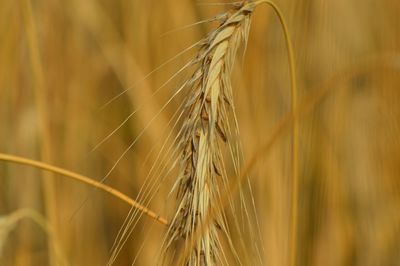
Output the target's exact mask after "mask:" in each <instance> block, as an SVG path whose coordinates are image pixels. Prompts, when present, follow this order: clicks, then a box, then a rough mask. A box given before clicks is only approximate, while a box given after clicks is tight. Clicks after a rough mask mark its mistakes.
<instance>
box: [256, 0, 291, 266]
mask: <svg viewBox="0 0 400 266" xmlns="http://www.w3.org/2000/svg"><path fill="white" fill-rule="evenodd" d="M254 4H255V5H256V6H257V5H259V4H267V5H269V6H270V7H272V9H273V10H274V11H275V13H276V15H277V16H278V18H279V21H280V23H281V26H282V29H283V32H284V35H285V41H286V46H287V51H288V60H289V68H290V82H291V113H292V115H293V127H292V195H291V210H290V221H291V224H290V264H289V265H291V266H295V265H296V258H297V222H298V209H299V208H298V197H299V173H298V165H299V158H298V154H299V122H298V119H297V118H296V116H295V110H296V109H297V97H298V96H297V93H298V90H297V79H296V67H295V59H294V49H293V45H292V42H291V41H290V35H289V30H288V27H287V23H286V21H285V18H284V16H283V14H282V12H281V10H280V9H279V8H278V6H277V5H276V4H275V3H273V2H271V1H268V0H259V1H256V2H255V3H254Z"/></svg>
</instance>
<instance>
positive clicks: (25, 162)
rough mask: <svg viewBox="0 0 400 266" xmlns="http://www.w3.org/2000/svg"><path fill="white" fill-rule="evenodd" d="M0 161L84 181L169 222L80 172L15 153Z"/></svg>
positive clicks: (5, 155) (159, 220) (157, 219)
mask: <svg viewBox="0 0 400 266" xmlns="http://www.w3.org/2000/svg"><path fill="white" fill-rule="evenodd" d="M0 161H6V162H11V163H17V164H22V165H28V166H33V167H35V168H39V169H42V170H45V171H48V172H52V173H56V174H59V175H63V176H66V177H69V178H72V179H74V180H76V181H79V182H81V183H85V184H87V185H90V186H92V187H95V188H97V189H100V190H102V191H105V192H107V193H109V194H111V195H113V196H114V197H117V198H119V199H120V200H122V201H125V202H126V203H128V204H129V205H131V206H132V207H134V208H136V209H138V210H139V211H141V212H142V213H144V214H146V215H147V216H149V217H150V218H152V219H154V220H156V221H157V222H159V223H161V224H163V225H168V224H169V223H168V220H167V219H165V218H164V217H161V216H159V215H157V214H156V213H155V212H154V211H152V210H150V209H148V208H147V207H145V206H143V205H142V204H140V203H138V202H136V201H135V200H134V199H132V198H130V197H129V196H127V195H125V194H124V193H122V192H120V191H118V190H116V189H114V188H112V187H110V186H107V185H105V184H103V183H100V182H97V181H95V180H93V179H91V178H89V177H86V176H84V175H80V174H77V173H74V172H72V171H69V170H66V169H63V168H60V167H57V166H53V165H50V164H47V163H43V162H39V161H35V160H31V159H28V158H24V157H19V156H15V155H10V154H5V153H0Z"/></svg>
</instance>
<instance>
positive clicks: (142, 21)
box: [0, 0, 400, 266]
mask: <svg viewBox="0 0 400 266" xmlns="http://www.w3.org/2000/svg"><path fill="white" fill-rule="evenodd" d="M220 2H221V1H220ZM275 2H276V3H277V5H278V6H279V7H281V9H282V12H283V13H284V15H285V18H286V20H287V21H288V25H289V30H290V32H291V37H292V41H293V43H294V48H295V53H296V66H297V70H298V86H299V97H300V99H299V102H300V103H303V102H304V101H306V100H307V99H311V98H313V97H315V95H317V94H318V93H319V92H320V91H322V90H326V89H329V93H327V94H326V95H325V97H324V98H323V99H322V100H321V101H319V102H318V104H317V105H315V106H314V107H313V109H312V111H311V112H309V113H307V114H305V115H302V116H301V118H300V126H301V127H300V169H299V174H300V197H299V206H300V209H299V225H298V231H299V236H298V248H299V251H298V258H297V262H298V265H332V266H333V265H363V266H368V265H370V266H373V265H391V266H395V265H400V252H399V250H400V137H399V133H400V90H399V88H400V54H399V52H400V21H399V14H400V13H399V12H400V2H398V1H396V0H363V1H362V0H353V1H345V0H336V1H326V0H311V1H306V0H298V1H289V0H276V1H275ZM211 3H214V2H211V1H208V0H207V2H205V0H204V1H203V0H201V1H196V0H193V1H190V0H174V1H172V0H162V1H161V0H157V1H155V0H148V1H140V0H113V1H107V0H85V1H78V0H70V1H57V0H0V139H1V141H0V152H2V153H10V154H14V155H19V156H24V157H27V158H32V159H36V160H41V161H44V162H47V163H51V164H54V165H57V166H60V167H63V168H65V169H69V170H71V171H76V172H78V173H82V174H84V175H87V176H89V177H91V178H93V179H96V180H101V179H102V178H104V177H105V176H106V175H107V174H108V173H109V172H110V170H111V169H112V168H113V167H114V166H115V167H114V169H113V171H111V173H110V174H109V175H108V178H107V179H106V181H105V183H106V184H108V185H110V186H112V187H114V188H116V189H118V190H120V191H121V192H124V193H126V194H127V195H130V196H131V197H132V198H136V197H137V196H138V195H140V188H141V187H142V185H143V184H145V182H146V176H147V175H148V174H149V172H150V171H151V169H152V166H153V165H154V163H157V165H160V167H161V168H159V170H158V171H159V174H161V173H162V172H163V171H165V169H168V165H169V164H170V161H169V158H168V156H169V154H168V152H167V150H166V149H163V143H164V142H165V141H166V143H167V145H168V143H169V144H170V142H171V139H170V138H168V136H169V134H172V135H173V134H174V133H176V132H177V128H176V127H173V124H174V121H175V120H176V116H174V113H175V111H176V110H177V108H178V107H179V106H180V104H181V102H182V99H183V97H182V96H178V97H176V98H174V99H173V100H172V102H171V103H170V104H169V105H168V106H166V107H165V108H164V109H163V111H162V112H160V110H162V108H163V106H164V105H165V103H166V102H167V101H168V100H169V99H170V98H171V96H172V95H173V93H174V91H176V88H177V87H178V86H179V85H180V84H181V83H182V82H183V81H184V80H185V78H188V77H189V76H190V71H182V73H181V74H180V75H178V76H177V77H176V78H175V79H174V80H173V81H171V82H170V83H168V85H167V86H164V87H163V88H161V89H160V90H159V92H158V93H154V92H155V91H156V90H157V89H158V88H160V87H161V86H163V84H164V83H165V81H167V80H168V79H169V78H170V77H171V76H172V75H174V73H176V72H177V71H179V70H180V69H181V68H182V66H183V65H185V64H186V63H187V62H188V61H189V60H190V59H191V58H192V57H193V56H194V55H195V52H196V49H192V50H189V51H187V52H186V53H183V54H182V55H181V56H179V57H177V58H176V59H175V60H173V61H171V62H170V63H168V64H166V65H165V66H164V65H162V64H163V63H164V62H166V61H167V60H169V59H170V58H172V57H174V56H176V55H178V54H179V53H181V52H182V51H184V50H185V49H186V48H187V47H189V46H191V45H192V44H193V43H195V42H197V41H199V40H200V39H201V38H203V37H204V36H205V35H206V34H207V32H209V31H210V30H212V29H214V28H215V27H216V26H218V24H217V23H202V24H198V25H195V26H193V27H188V28H187V27H186V26H187V25H190V24H193V23H196V22H198V21H202V20H204V19H207V18H211V17H213V16H215V15H217V14H219V13H221V12H223V11H225V10H227V9H229V8H230V6H229V4H223V3H220V4H221V5H213V4H211ZM252 18H253V19H252V26H251V31H250V37H249V41H248V47H247V50H246V53H245V55H244V56H242V54H243V53H241V54H239V56H238V60H237V63H236V66H235V69H234V72H233V79H232V83H233V88H234V95H235V101H236V102H235V104H236V112H237V116H238V122H239V126H240V131H241V142H242V145H243V153H244V163H246V161H247V160H248V159H249V158H251V157H252V156H253V154H254V153H255V152H256V150H257V149H258V147H260V145H261V144H262V143H265V142H266V141H267V140H268V139H269V138H270V137H271V134H272V132H273V130H274V129H275V128H276V126H277V124H278V123H279V122H280V121H281V119H283V118H284V117H285V116H286V115H287V114H288V112H289V111H290V79H289V68H288V63H287V50H286V46H285V42H284V38H283V34H282V28H281V26H280V24H279V22H278V20H277V18H276V16H275V15H274V13H273V12H271V10H270V9H269V8H268V7H266V6H263V7H259V8H258V9H257V10H256V12H255V13H254V15H253V17H252ZM160 66H163V67H161V68H160V69H159V70H158V71H156V72H154V73H153V74H152V75H150V76H147V74H148V73H150V72H151V71H153V70H155V69H157V68H159V67H160ZM134 85H135V86H134ZM126 89H129V90H127V91H126V93H124V94H122V95H120V97H117V98H115V96H117V95H119V94H121V92H123V91H124V90H126ZM114 98H115V99H114ZM112 99H114V100H113V101H111V102H110V100H112ZM107 103H108V104H107ZM137 109H139V111H138V112H137V113H135V114H134V115H132V116H131V117H130V118H129V119H128V120H127V121H126V123H124V125H123V126H122V127H121V128H120V129H119V130H118V131H116V132H115V133H114V134H113V135H112V136H111V137H110V138H108V139H107V140H106V141H104V143H102V144H101V145H100V146H99V147H98V148H96V149H95V150H93V148H94V147H96V145H98V144H99V143H101V142H102V140H103V139H105V138H106V137H107V136H108V135H109V134H110V133H111V132H113V130H114V129H116V128H118V127H119V125H120V124H121V122H123V121H124V120H125V119H126V118H127V117H128V116H129V115H130V114H131V113H132V112H133V111H134V110H137ZM170 121H172V122H170ZM150 122H151V123H150ZM135 139H138V141H137V142H135V143H134V145H132V147H130V146H131V144H132V141H134V140H135ZM128 148H129V149H128ZM160 150H161V151H162V157H161V158H164V159H163V160H161V159H160V157H158V156H157V155H158V152H159V151H160ZM122 155H123V156H122ZM121 156H122V158H121ZM120 158H121V159H120ZM290 158H291V149H290V131H288V130H286V131H284V132H283V133H282V134H281V135H280V136H279V138H278V139H277V141H275V142H274V145H273V146H272V148H271V149H270V150H269V151H268V152H267V153H266V154H263V156H262V157H260V158H259V161H258V164H257V166H256V167H255V168H253V169H252V171H251V173H250V182H251V184H252V186H253V195H254V198H255V205H256V213H257V216H258V220H259V223H260V230H261V239H262V241H261V242H262V246H263V252H262V253H263V254H262V256H263V264H265V265H287V264H288V257H289V255H288V244H289V228H290V213H289V210H290V192H291V170H290ZM156 173H157V172H156ZM171 176H172V178H171V177H170V178H165V179H163V181H162V182H160V183H158V184H156V188H157V189H155V190H153V192H154V193H153V194H148V195H152V198H150V197H148V198H147V199H144V198H140V199H139V200H143V202H145V204H146V205H148V206H149V207H150V208H151V209H152V210H154V211H155V212H157V213H158V214H160V215H162V216H165V217H167V218H168V219H171V218H172V215H173V213H174V212H173V208H174V199H175V197H174V196H170V197H168V193H169V192H170V190H171V186H172V184H173V183H174V180H173V174H171ZM249 200H250V199H249ZM20 209H24V210H26V209H29V210H31V211H29V212H26V213H25V214H26V215H20V217H19V218H18V219H17V218H15V217H16V216H15V215H14V216H12V214H15V211H17V210H20ZM129 210H130V207H129V206H128V205H127V204H126V203H124V202H121V201H119V200H118V199H115V198H113V197H111V196H109V195H108V194H105V193H103V192H100V191H96V190H93V189H92V188H90V187H88V186H85V185H83V184H81V183H77V182H75V181H73V180H70V179H68V178H64V177H61V176H56V175H52V174H46V173H44V172H42V171H39V170H37V169H33V168H30V167H25V166H21V165H14V164H10V163H6V162H0V265H24V266H25V265H52V264H56V265H104V264H106V263H107V261H108V259H109V258H110V250H111V247H112V245H113V243H114V239H115V237H116V236H117V234H118V230H119V228H120V227H121V225H122V224H123V222H124V220H125V218H126V217H127V215H128V212H129ZM34 217H36V218H34ZM12 218H13V219H12ZM41 218H43V219H44V220H45V221H42V222H43V223H46V224H43V223H42V225H44V227H45V228H47V227H49V228H50V227H51V235H50V236H49V233H48V230H43V228H42V227H40V221H41ZM39 220H40V221H39ZM35 221H36V222H35ZM38 221H39V225H38ZM49 225H50V226H49ZM165 232H166V230H165V227H163V226H162V225H159V224H158V223H155V222H154V221H153V220H151V219H150V218H148V217H142V218H141V219H140V220H139V221H138V224H137V225H136V226H135V228H134V230H133V232H132V235H131V237H130V238H128V239H127V241H126V243H125V245H124V247H123V249H122V250H121V252H120V254H119V256H118V257H117V260H116V261H115V265H131V264H132V262H133V261H134V260H135V263H136V265H154V264H155V259H156V254H157V251H158V250H159V247H160V243H161V242H162V240H163V239H164V236H165ZM49 237H50V238H51V239H54V240H55V241H54V244H51V243H50V242H49V241H48V239H49ZM54 250H55V251H54Z"/></svg>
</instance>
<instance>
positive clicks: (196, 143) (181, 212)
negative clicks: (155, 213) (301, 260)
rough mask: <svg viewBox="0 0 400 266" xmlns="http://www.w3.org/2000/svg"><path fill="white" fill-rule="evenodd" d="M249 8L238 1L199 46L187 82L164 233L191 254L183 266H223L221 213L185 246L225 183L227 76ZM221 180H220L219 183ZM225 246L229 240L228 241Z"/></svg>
mask: <svg viewBox="0 0 400 266" xmlns="http://www.w3.org/2000/svg"><path fill="white" fill-rule="evenodd" d="M253 7H254V4H253V3H248V2H243V3H242V4H240V5H237V6H235V8H234V9H233V10H232V11H230V12H228V13H227V14H226V16H224V20H223V21H222V22H221V24H220V26H219V27H218V28H217V29H216V30H214V31H213V32H211V33H210V34H209V35H208V37H207V38H206V39H205V41H204V43H203V44H202V46H201V48H200V51H199V53H198V56H197V57H196V58H195V60H194V63H196V64H197V66H198V67H197V70H196V71H195V72H194V75H193V76H192V78H191V79H190V80H189V82H188V86H189V87H190V89H191V92H190V94H189V97H188V98H187V102H186V106H185V108H186V119H185V121H184V122H183V126H182V127H183V128H182V134H181V136H180V141H179V147H180V148H181V151H182V152H181V155H180V175H179V178H178V180H177V183H176V185H175V187H176V188H177V190H178V194H177V197H178V201H179V205H178V209H177V212H176V215H175V217H174V219H173V222H172V223H171V227H170V230H169V242H168V243H167V246H170V245H171V244H172V243H173V242H174V240H179V239H181V240H183V241H184V244H183V246H184V247H183V248H184V249H185V250H189V252H188V254H190V255H189V256H188V257H187V258H185V265H215V264H217V265H221V264H225V263H227V262H226V258H224V255H223V254H224V252H223V251H222V246H221V240H220V239H219V233H218V231H219V229H220V231H222V233H223V234H224V235H225V236H226V237H227V239H229V236H228V235H227V231H226V228H227V225H226V223H225V221H224V213H223V209H222V208H218V207H217V208H218V211H217V215H216V216H215V221H214V223H212V225H210V226H209V228H208V229H207V230H206V231H205V232H204V234H202V236H201V238H200V239H199V240H198V241H197V242H196V243H195V244H194V245H190V244H189V243H190V237H191V235H192V234H193V233H194V232H195V231H196V228H197V227H198V226H199V225H201V224H202V223H203V222H204V219H205V217H206V216H207V214H208V212H209V209H210V206H211V205H213V206H217V205H218V203H219V202H220V186H221V180H222V182H227V180H226V178H227V177H226V174H224V173H225V170H224V169H223V162H222V148H223V147H222V146H223V145H226V142H227V130H228V125H227V123H228V121H229V119H228V117H227V116H228V110H230V109H232V107H233V106H232V103H233V99H232V88H231V83H230V74H231V71H232V67H233V63H234V61H235V55H236V52H237V49H238V47H239V45H240V43H241V42H242V41H246V40H247V36H248V31H249V26H250V15H251V13H252V11H253ZM223 179H225V180H223ZM228 241H229V240H228Z"/></svg>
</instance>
